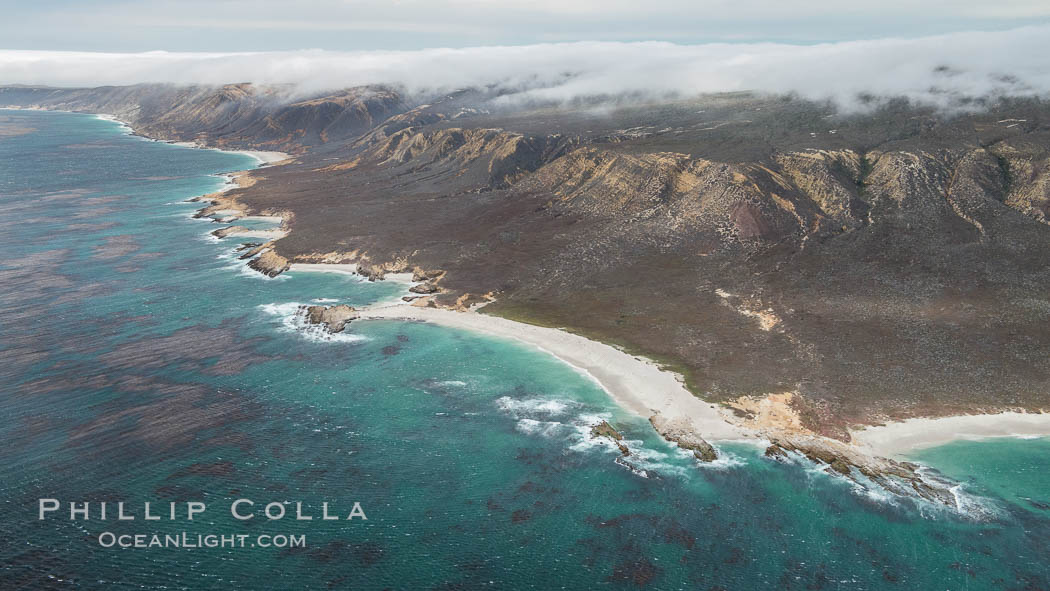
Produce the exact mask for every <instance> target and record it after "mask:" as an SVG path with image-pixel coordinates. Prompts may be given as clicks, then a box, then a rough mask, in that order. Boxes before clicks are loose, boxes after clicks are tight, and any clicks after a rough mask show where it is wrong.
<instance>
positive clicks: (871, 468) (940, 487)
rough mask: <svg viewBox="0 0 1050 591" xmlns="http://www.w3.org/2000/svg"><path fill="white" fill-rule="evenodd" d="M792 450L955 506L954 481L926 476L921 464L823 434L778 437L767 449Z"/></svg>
mask: <svg viewBox="0 0 1050 591" xmlns="http://www.w3.org/2000/svg"><path fill="white" fill-rule="evenodd" d="M789 452H796V453H799V454H802V455H803V456H805V457H806V458H808V459H809V460H810V461H812V462H814V463H816V464H825V465H827V466H828V468H829V469H831V470H833V471H834V472H836V473H838V474H841V475H842V476H844V477H846V478H849V479H851V480H854V481H856V480H857V475H856V474H855V473H854V470H856V472H859V473H860V474H861V475H863V476H865V477H867V478H868V480H870V481H871V482H873V483H874V484H876V485H878V486H880V487H882V488H883V489H885V490H887V491H889V492H892V493H894V494H898V495H902V496H918V497H919V498H922V499H925V500H927V501H930V502H934V503H938V504H941V505H945V506H948V507H955V505H956V499H955V495H954V494H953V493H952V491H951V487H952V483H948V482H940V481H938V480H936V479H932V478H924V477H923V474H922V473H921V467H920V466H918V465H916V464H913V463H911V462H898V461H895V460H891V459H888V458H882V457H878V456H872V455H868V454H865V453H864V452H862V451H860V450H858V449H856V448H854V447H851V446H849V445H847V444H844V443H842V442H840V441H834V440H831V439H827V438H823V437H803V436H790V437H785V438H778V439H774V440H773V441H772V444H771V445H770V446H769V447H768V448H767V449H766V453H765V455H766V457H768V458H772V459H775V460H781V459H783V458H786V457H787V455H788V453H789Z"/></svg>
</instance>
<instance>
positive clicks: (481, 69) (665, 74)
mask: <svg viewBox="0 0 1050 591" xmlns="http://www.w3.org/2000/svg"><path fill="white" fill-rule="evenodd" d="M146 82H164V83H176V84H225V83H230V82H253V83H256V84H288V85H291V86H292V88H294V89H295V92H296V93H297V94H303V95H305V94H311V93H315V92H319V91H324V90H333V89H337V88H344V87H350V86H358V85H364V84H383V85H391V86H395V87H398V88H400V89H402V90H404V91H406V92H408V93H418V94H425V93H429V92H435V91H449V90H454V89H458V88H464V87H479V86H489V87H495V88H499V89H500V90H502V91H504V92H505V94H504V96H503V97H502V98H501V99H500V100H502V101H508V102H513V101H534V100H535V101H556V102H560V101H571V100H575V99H586V98H591V97H602V96H605V97H608V96H621V95H630V96H642V97H647V98H651V97H662V96H691V95H696V94H701V93H709V92H724V91H739V90H751V91H758V92H771V93H796V94H798V95H800V96H802V97H805V98H809V99H814V100H825V99H829V100H832V101H835V102H837V103H838V104H839V105H840V106H841V107H843V108H846V109H853V108H858V107H859V106H861V105H862V104H863V103H864V101H863V100H862V98H863V97H874V98H888V97H907V98H909V99H911V100H913V101H916V102H920V103H924V104H931V105H935V106H939V107H944V108H958V107H960V105H964V104H965V103H966V100H968V99H972V98H989V97H991V98H994V97H998V96H1050V27H1047V26H1039V27H1026V28H1021V29H1014V30H1011V31H1002V32H973V33H953V34H948V35H940V36H935V37H923V38H918V39H882V40H873V41H850V42H842V43H827V44H819V45H809V46H799V45H784V44H774V43H763V44H724V43H719V44H704V45H676V44H671V43H662V42H644V43H608V42H581V43H563V44H542V45H527V46H516V47H477V48H468V49H427V50H419V51H366V52H332V51H321V50H304V51H292V52H264V53H171V52H148V53H133V54H120V53H79V52H45V51H17V50H8V51H0V85H11V84H31V85H54V86H100V85H125V84H136V83H146Z"/></svg>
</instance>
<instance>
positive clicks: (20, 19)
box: [0, 0, 1050, 52]
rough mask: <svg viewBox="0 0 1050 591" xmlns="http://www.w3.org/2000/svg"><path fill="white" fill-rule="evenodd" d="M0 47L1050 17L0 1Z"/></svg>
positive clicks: (994, 9)
mask: <svg viewBox="0 0 1050 591" xmlns="http://www.w3.org/2000/svg"><path fill="white" fill-rule="evenodd" d="M0 15H2V18H0V48H2V49H37V50H68V51H108V52H141V51H151V50H166V51H207V52H211V51H222V52H229V51H287V50H298V49H327V50H333V51H348V50H376V49H401V50H405V49H424V48H434V47H476V46H485V45H525V44H539V43H558V42H570V41H669V42H673V43H679V44H696V43H708V42H737V43H751V42H763V41H779V42H788V43H818V42H833V41H851V40H859V39H876V38H884V37H923V36H930V35H937V34H944V33H950V32H958V31H995V30H1004V29H1012V28H1017V27H1021V26H1029V25H1037V24H1046V23H1048V22H1050V1H1047V0H992V1H990V0H980V1H979V0H876V1H872V0H865V1H856V0H279V1H278V0H150V1H143V0H0Z"/></svg>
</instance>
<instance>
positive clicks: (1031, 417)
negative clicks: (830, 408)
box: [850, 412, 1050, 457]
mask: <svg viewBox="0 0 1050 591" xmlns="http://www.w3.org/2000/svg"><path fill="white" fill-rule="evenodd" d="M850 435H851V436H852V437H853V442H854V443H855V444H856V445H858V446H859V447H861V448H862V449H865V450H866V451H868V452H870V453H874V454H876V455H881V456H886V457H894V456H896V457H903V456H906V455H907V454H908V453H909V452H913V451H917V450H920V449H924V448H928V447H936V446H938V445H944V444H945V443H951V442H952V441H958V440H979V439H988V438H992V437H1046V436H1050V414H1035V413H1019V412H1004V413H999V414H987V415H962V416H954V417H941V418H936V419H929V418H917V419H908V420H905V421H898V422H894V423H889V424H887V425H882V426H878V427H867V428H864V429H858V430H853V431H850Z"/></svg>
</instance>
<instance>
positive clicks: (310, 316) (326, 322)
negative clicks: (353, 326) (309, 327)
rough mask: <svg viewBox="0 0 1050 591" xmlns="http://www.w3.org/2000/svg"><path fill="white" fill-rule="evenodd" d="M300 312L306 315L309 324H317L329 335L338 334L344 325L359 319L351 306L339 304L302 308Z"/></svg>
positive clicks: (358, 315)
mask: <svg viewBox="0 0 1050 591" xmlns="http://www.w3.org/2000/svg"><path fill="white" fill-rule="evenodd" d="M300 310H301V311H303V312H304V313H305V315H306V321H307V322H308V323H310V324H319V325H322V326H324V327H325V330H327V331H328V332H330V333H333V334H335V333H340V332H343V330H344V329H345V328H346V325H347V324H349V323H350V322H351V321H353V320H357V319H358V318H360V317H361V315H360V314H358V313H357V310H356V309H355V308H354V307H353V306H348V305H346V304H339V305H336V306H302V307H300Z"/></svg>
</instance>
